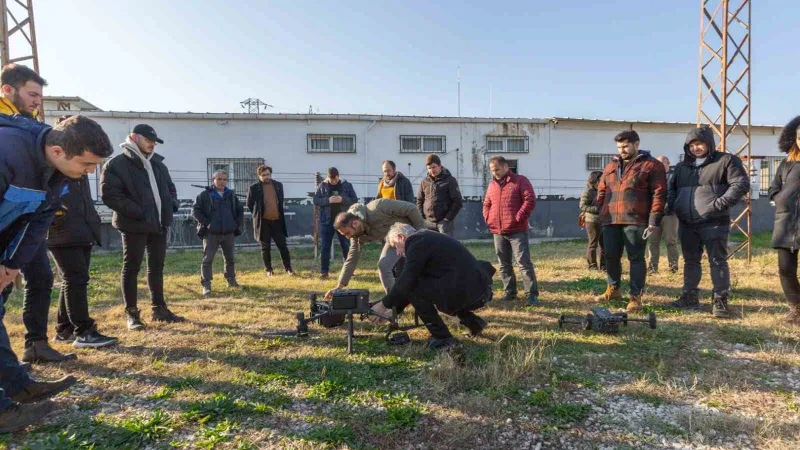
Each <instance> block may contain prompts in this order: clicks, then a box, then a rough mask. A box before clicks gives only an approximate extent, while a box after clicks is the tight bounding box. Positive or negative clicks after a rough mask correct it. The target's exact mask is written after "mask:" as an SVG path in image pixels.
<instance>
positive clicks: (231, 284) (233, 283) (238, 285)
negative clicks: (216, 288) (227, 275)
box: [228, 280, 242, 288]
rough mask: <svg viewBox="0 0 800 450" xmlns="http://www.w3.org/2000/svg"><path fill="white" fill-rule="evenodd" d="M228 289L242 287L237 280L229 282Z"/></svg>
mask: <svg viewBox="0 0 800 450" xmlns="http://www.w3.org/2000/svg"><path fill="white" fill-rule="evenodd" d="M228 287H230V288H240V287H242V286H241V285H240V284H239V283H237V282H236V280H228Z"/></svg>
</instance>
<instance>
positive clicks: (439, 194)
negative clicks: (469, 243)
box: [417, 154, 464, 237]
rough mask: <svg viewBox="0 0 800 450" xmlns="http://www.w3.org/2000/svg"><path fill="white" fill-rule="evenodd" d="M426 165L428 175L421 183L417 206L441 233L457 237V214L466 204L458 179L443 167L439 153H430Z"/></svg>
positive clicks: (423, 215)
mask: <svg viewBox="0 0 800 450" xmlns="http://www.w3.org/2000/svg"><path fill="white" fill-rule="evenodd" d="M425 167H426V168H427V169H428V176H426V177H425V179H423V180H422V182H421V183H420V185H419V195H417V208H419V212H420V213H421V214H422V217H423V218H424V219H425V220H427V221H429V222H433V223H435V224H436V228H437V229H438V230H439V232H440V233H444V234H446V235H448V236H450V237H455V235H456V228H455V223H454V222H455V220H456V215H457V214H458V212H459V211H461V207H462V206H464V200H463V199H462V198H461V190H460V189H459V188H458V181H457V180H456V179H455V177H453V176H452V175H451V174H450V171H449V170H447V169H445V168H444V167H442V161H441V159H439V157H438V156H437V155H434V154H430V155H428V158H427V159H426V160H425Z"/></svg>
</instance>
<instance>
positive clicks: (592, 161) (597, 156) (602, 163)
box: [586, 153, 617, 170]
mask: <svg viewBox="0 0 800 450" xmlns="http://www.w3.org/2000/svg"><path fill="white" fill-rule="evenodd" d="M615 156H617V154H616V153H589V154H588V155H586V170H603V169H605V167H606V166H607V165H608V163H610V162H611V160H612V159H614V157H615Z"/></svg>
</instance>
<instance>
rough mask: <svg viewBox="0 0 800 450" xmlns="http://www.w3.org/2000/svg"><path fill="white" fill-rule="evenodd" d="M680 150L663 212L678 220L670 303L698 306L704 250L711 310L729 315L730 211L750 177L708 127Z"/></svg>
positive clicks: (747, 187)
mask: <svg viewBox="0 0 800 450" xmlns="http://www.w3.org/2000/svg"><path fill="white" fill-rule="evenodd" d="M683 152H684V157H683V161H681V162H680V163H678V165H677V166H675V173H674V174H673V175H672V177H671V178H670V180H669V188H668V196H667V212H675V215H676V216H677V217H678V220H679V221H680V228H679V231H678V234H679V236H680V239H681V249H682V250H683V261H684V262H683V292H682V293H681V296H680V298H679V299H678V300H677V301H675V302H673V303H671V306H673V307H675V308H679V309H699V308H700V290H699V289H698V285H699V284H700V279H701V278H702V275H703V273H702V268H701V266H700V259H701V258H702V257H703V250H704V249H705V251H706V253H707V254H708V263H709V266H710V267H711V282H712V284H713V285H714V292H713V307H712V314H713V315H714V317H715V318H728V317H730V311H729V310H728V295H729V290H730V283H731V274H730V270H729V268H728V234H729V233H730V222H731V213H730V209H731V208H732V207H733V206H734V205H736V203H737V202H739V201H740V200H741V199H742V198H743V197H744V196H745V195H747V192H748V191H749V190H750V178H749V176H748V174H747V170H746V169H745V168H744V165H743V164H742V160H741V159H739V157H738V156H736V155H734V154H731V153H727V152H720V151H717V149H716V143H715V142H714V131H713V130H712V129H711V128H709V127H707V126H704V127H699V128H695V129H693V130H691V131H690V132H689V134H688V135H687V136H686V143H685V144H684V146H683Z"/></svg>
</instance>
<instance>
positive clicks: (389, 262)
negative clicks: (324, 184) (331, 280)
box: [325, 198, 433, 297]
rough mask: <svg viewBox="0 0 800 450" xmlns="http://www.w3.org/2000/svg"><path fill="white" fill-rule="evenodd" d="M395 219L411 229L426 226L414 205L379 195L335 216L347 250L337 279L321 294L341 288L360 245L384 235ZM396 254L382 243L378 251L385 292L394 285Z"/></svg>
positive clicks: (344, 284) (389, 246)
mask: <svg viewBox="0 0 800 450" xmlns="http://www.w3.org/2000/svg"><path fill="white" fill-rule="evenodd" d="M397 222H402V223H407V224H410V225H411V226H413V227H414V228H415V229H417V230H420V229H423V228H430V227H432V226H433V224H430V225H428V224H427V223H426V222H425V220H424V219H423V218H422V215H421V214H420V213H419V210H417V207H416V206H415V205H414V204H412V203H409V202H404V201H400V200H387V199H384V198H379V199H377V200H373V201H371V202H369V203H367V204H366V205H361V204H358V203H357V204H355V205H353V206H351V207H350V209H348V210H347V212H343V213H340V214H339V215H338V216H336V220H334V222H333V227H334V228H335V229H336V231H338V232H339V233H341V234H342V235H343V236H345V237H346V238H348V239H350V251H349V252H347V259H345V261H344V266H342V272H341V273H340V274H339V282H338V284H337V285H336V287H335V288H333V289H331V290H330V291H328V292H327V294H325V296H326V297H330V296H331V295H333V291H334V290H337V289H344V288H345V287H346V286H347V284H348V283H349V282H350V278H352V277H353V273H355V271H356V266H357V265H358V260H359V259H361V250H362V248H361V247H362V246H363V245H364V244H366V243H368V242H380V241H383V240H384V239H386V234H387V233H388V232H389V228H390V227H391V226H392V225H394V224H395V223H397ZM398 259H399V257H398V256H397V251H396V250H395V248H394V247H392V246H391V245H389V243H388V242H387V243H385V244H384V246H383V250H381V255H380V257H379V258H378V273H379V275H380V279H381V284H382V285H383V289H384V291H386V292H389V291H390V290H391V289H392V286H394V274H392V268H394V265H395V264H396V263H397V260H398Z"/></svg>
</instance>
